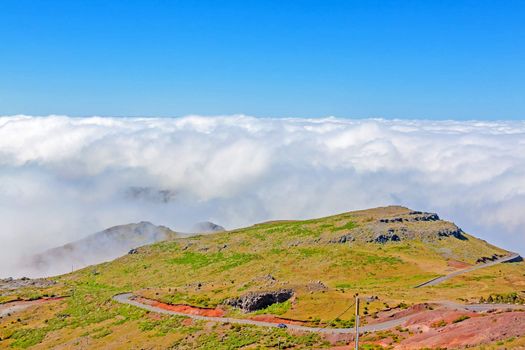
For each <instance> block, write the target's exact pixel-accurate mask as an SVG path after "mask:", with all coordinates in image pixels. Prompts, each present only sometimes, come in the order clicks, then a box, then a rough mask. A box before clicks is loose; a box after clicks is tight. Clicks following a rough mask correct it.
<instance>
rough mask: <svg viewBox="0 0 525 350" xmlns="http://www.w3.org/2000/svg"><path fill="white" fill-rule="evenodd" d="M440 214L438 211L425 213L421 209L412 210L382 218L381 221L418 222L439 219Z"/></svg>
mask: <svg viewBox="0 0 525 350" xmlns="http://www.w3.org/2000/svg"><path fill="white" fill-rule="evenodd" d="M438 220H439V216H438V215H437V214H436V213H425V212H421V211H411V212H410V213H408V214H407V215H401V216H395V217H390V218H381V219H379V222H381V223H393V222H417V221H438Z"/></svg>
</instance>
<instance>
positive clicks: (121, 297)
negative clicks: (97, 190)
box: [113, 293, 524, 334]
mask: <svg viewBox="0 0 525 350" xmlns="http://www.w3.org/2000/svg"><path fill="white" fill-rule="evenodd" d="M113 300H115V301H117V302H119V303H122V304H129V305H133V306H136V307H139V308H141V309H144V310H148V311H152V312H157V313H162V314H167V315H177V316H183V317H189V318H192V319H194V320H202V321H212V322H219V323H237V324H246V325H254V326H262V327H274V328H275V327H277V323H272V322H263V321H255V320H249V319H243V318H230V317H211V316H199V315H190V314H185V313H182V312H176V311H171V310H165V309H162V308H159V307H156V306H151V305H147V304H142V303H140V302H138V301H136V300H133V294H131V293H124V294H118V295H115V296H114V297H113ZM435 304H440V305H442V306H445V307H448V308H452V309H465V310H470V311H478V312H479V311H487V310H491V309H508V308H511V309H523V308H524V306H522V305H507V304H471V305H464V304H457V303H454V302H450V301H440V302H435ZM421 312H426V311H421ZM414 315H415V314H412V315H409V316H405V317H400V318H397V319H395V320H389V321H385V322H380V323H376V324H367V325H364V326H361V327H359V330H360V332H377V331H382V330H386V329H391V328H395V327H397V326H401V325H402V324H403V323H404V322H405V321H407V320H408V319H409V318H411V317H413V316H414ZM286 326H287V328H288V329H293V330H298V331H306V332H315V333H329V334H334V333H337V334H348V333H351V334H353V333H355V330H354V329H353V328H321V327H307V326H299V325H293V324H287V325H286Z"/></svg>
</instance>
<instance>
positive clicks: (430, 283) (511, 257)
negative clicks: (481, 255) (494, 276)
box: [415, 254, 520, 288]
mask: <svg viewBox="0 0 525 350" xmlns="http://www.w3.org/2000/svg"><path fill="white" fill-rule="evenodd" d="M519 257H520V255H519V254H511V255H509V256H505V257H503V258H500V259H498V260H494V261H491V262H488V263H485V264H479V265H476V266H472V267H469V268H467V269H463V270H459V271H455V272H452V273H450V274H448V275H445V276H441V277H437V278H434V279H431V280H430V281H427V282H424V283H421V284H419V285H417V286H416V287H415V288H421V287H428V286H435V285H436V284H439V283H442V282H445V281H446V280H448V279H451V278H453V277H456V276H457V275H461V274H464V273H467V272H471V271H474V270H479V269H483V268H485V267H489V266H494V265H497V264H501V263H504V262H508V261H512V260H514V259H518V258H519Z"/></svg>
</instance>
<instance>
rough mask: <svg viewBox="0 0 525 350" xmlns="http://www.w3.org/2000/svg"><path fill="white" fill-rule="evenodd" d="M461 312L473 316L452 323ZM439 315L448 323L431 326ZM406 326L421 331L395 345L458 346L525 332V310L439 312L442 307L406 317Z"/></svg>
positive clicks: (414, 346)
mask: <svg viewBox="0 0 525 350" xmlns="http://www.w3.org/2000/svg"><path fill="white" fill-rule="evenodd" d="M460 315H468V316H470V317H471V318H470V319H467V320H464V321H461V322H458V323H452V321H453V320H454V319H457V317H458V316H460ZM440 319H443V320H445V321H448V323H449V324H448V325H446V326H444V327H438V328H435V327H432V326H431V324H432V323H433V322H436V321H437V320H440ZM405 327H407V328H408V329H410V330H412V331H416V332H422V333H419V334H415V335H413V336H411V337H409V338H407V339H405V340H403V341H402V342H401V343H400V344H399V345H397V346H395V349H421V348H459V347H467V346H474V345H480V344H486V343H490V342H494V341H498V340H503V339H508V338H511V337H519V336H523V335H525V312H523V311H518V312H503V313H498V314H489V315H486V314H485V315H482V314H477V315H473V314H472V313H468V312H457V311H450V310H442V311H441V314H440V310H436V312H427V313H425V314H423V315H415V316H414V317H413V318H412V319H410V320H409V321H407V323H406V324H405Z"/></svg>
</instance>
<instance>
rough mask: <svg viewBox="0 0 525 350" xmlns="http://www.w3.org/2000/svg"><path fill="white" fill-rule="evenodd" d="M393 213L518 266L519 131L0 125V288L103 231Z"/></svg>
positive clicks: (342, 122) (523, 145) (453, 125)
mask: <svg viewBox="0 0 525 350" xmlns="http://www.w3.org/2000/svg"><path fill="white" fill-rule="evenodd" d="M388 204H402V205H406V206H409V207H412V208H414V209H420V210H429V211H436V212H438V213H439V214H440V215H441V216H442V217H444V218H447V219H450V220H453V221H455V222H456V223H457V224H458V225H460V226H461V227H462V228H463V229H464V230H465V231H467V232H470V233H473V234H475V235H477V236H480V237H482V238H484V239H487V240H489V241H490V242H493V243H495V244H498V245H501V246H503V247H505V248H507V249H513V250H518V251H520V252H522V253H525V233H524V232H525V231H524V230H523V228H524V227H525V215H523V210H524V208H525V122H523V121H501V122H456V121H439V122H437V121H406V120H402V121H401V120H351V119H336V118H326V119H265V118H253V117H247V116H223V117H201V116H188V117H183V118H100V117H91V118H70V117H65V116H49V117H30V116H8V117H0V240H1V241H2V244H1V245H0V277H2V276H8V275H12V274H14V270H13V266H12V265H13V264H12V263H13V262H14V261H16V260H17V259H18V258H19V257H21V256H23V255H28V254H32V253H36V252H40V251H42V250H45V249H47V248H50V247H54V246H57V245H60V244H63V243H66V242H68V241H72V240H75V239H79V238H81V237H83V236H85V235H87V234H89V233H93V232H96V231H100V230H102V229H104V228H107V227H109V226H112V225H118V224H124V223H129V222H139V221H142V220H148V221H152V222H154V223H156V224H161V225H167V226H169V227H171V228H173V229H176V230H187V229H189V228H190V227H191V226H192V225H193V224H194V223H196V222H199V221H204V220H210V221H213V222H216V223H218V224H220V225H223V226H225V227H227V228H234V227H239V226H244V225H249V224H252V223H255V222H258V221H264V220H270V219H283V218H308V217H314V216H323V215H327V214H333V213H337V212H343V211H348V210H353V209H360V208H367V207H373V206H380V205H388Z"/></svg>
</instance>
